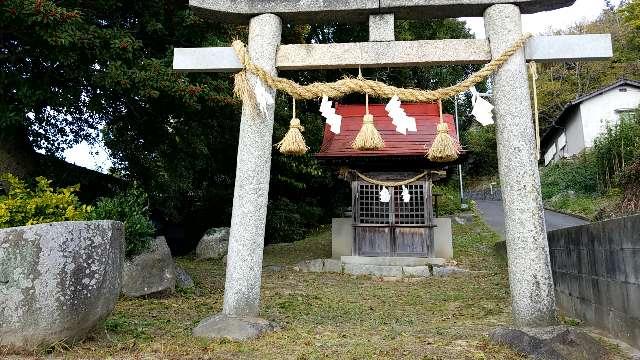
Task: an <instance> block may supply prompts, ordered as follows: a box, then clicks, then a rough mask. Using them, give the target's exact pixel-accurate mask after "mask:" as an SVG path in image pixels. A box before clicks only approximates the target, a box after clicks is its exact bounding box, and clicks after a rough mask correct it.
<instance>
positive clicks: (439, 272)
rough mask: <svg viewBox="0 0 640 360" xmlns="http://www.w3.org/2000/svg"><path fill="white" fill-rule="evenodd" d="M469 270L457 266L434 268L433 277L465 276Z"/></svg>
mask: <svg viewBox="0 0 640 360" xmlns="http://www.w3.org/2000/svg"><path fill="white" fill-rule="evenodd" d="M467 272H469V270H465V269H461V268H458V267H455V266H434V267H433V276H449V275H455V274H464V273H467Z"/></svg>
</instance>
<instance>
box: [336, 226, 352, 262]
mask: <svg viewBox="0 0 640 360" xmlns="http://www.w3.org/2000/svg"><path fill="white" fill-rule="evenodd" d="M352 246H353V220H352V219H351V218H334V219H332V220H331V257H333V258H334V259H340V257H341V256H351V248H352Z"/></svg>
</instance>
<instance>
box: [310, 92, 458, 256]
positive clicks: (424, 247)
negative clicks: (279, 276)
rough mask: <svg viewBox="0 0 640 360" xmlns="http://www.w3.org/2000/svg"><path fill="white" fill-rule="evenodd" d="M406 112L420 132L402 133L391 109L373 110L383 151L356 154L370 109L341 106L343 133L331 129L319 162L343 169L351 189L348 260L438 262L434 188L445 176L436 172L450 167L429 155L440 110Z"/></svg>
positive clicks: (426, 107) (412, 106)
mask: <svg viewBox="0 0 640 360" xmlns="http://www.w3.org/2000/svg"><path fill="white" fill-rule="evenodd" d="M402 108H403V109H404V110H405V112H406V114H407V116H410V117H413V118H415V119H416V128H417V131H415V132H412V131H409V132H407V134H406V135H404V134H401V133H398V132H397V131H396V126H395V125H394V124H392V119H391V118H390V117H389V115H388V113H387V111H386V110H385V105H369V112H370V113H371V114H372V115H373V116H374V123H375V127H376V128H377V129H378V131H379V132H380V134H381V135H382V138H383V139H384V142H385V145H384V148H383V149H381V150H377V151H360V150H354V149H353V148H352V142H353V139H354V137H355V136H356V134H357V133H358V131H359V130H360V127H361V126H362V118H363V115H364V113H365V106H364V105H341V104H337V105H336V113H337V114H339V115H341V116H342V124H341V130H340V132H339V133H338V134H335V133H333V132H331V130H330V127H329V125H327V126H326V127H325V132H324V140H323V144H322V147H321V149H320V152H319V153H317V154H316V157H317V158H318V159H322V160H324V161H325V162H327V163H328V164H330V165H331V166H333V167H335V168H336V169H340V174H341V176H342V177H343V178H344V179H345V180H347V181H349V182H350V183H351V190H352V226H353V238H352V239H351V241H352V244H351V254H348V255H352V256H369V257H425V258H434V257H438V256H436V254H435V248H436V244H435V238H434V232H435V231H434V229H435V227H436V225H435V221H434V220H435V216H434V206H433V203H434V200H433V195H432V182H433V181H434V180H435V179H436V177H438V176H440V175H439V174H440V173H441V172H440V171H436V170H439V169H442V168H443V167H446V166H447V165H450V164H446V163H445V164H443V163H433V162H430V161H429V160H428V159H427V158H426V157H425V152H426V149H429V147H430V146H431V143H432V142H433V140H434V139H435V137H436V135H437V126H438V123H439V122H440V109H439V107H438V104H431V103H426V104H425V103H421V104H416V103H407V104H403V105H402ZM444 120H445V122H447V123H448V125H449V129H451V134H452V136H454V137H455V136H456V133H455V129H456V127H455V125H454V121H453V117H452V116H451V115H446V114H445V115H444ZM410 180H411V181H410ZM385 188H386V190H388V195H390V196H387V194H386V191H385ZM334 242H335V239H334Z"/></svg>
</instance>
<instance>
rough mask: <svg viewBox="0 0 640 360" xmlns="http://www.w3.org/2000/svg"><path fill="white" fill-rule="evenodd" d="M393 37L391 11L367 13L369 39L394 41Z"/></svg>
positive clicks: (393, 26) (393, 28) (393, 27)
mask: <svg viewBox="0 0 640 360" xmlns="http://www.w3.org/2000/svg"><path fill="white" fill-rule="evenodd" d="M395 38H396V36H395V17H394V15H393V13H390V14H374V15H369V41H394V40H395Z"/></svg>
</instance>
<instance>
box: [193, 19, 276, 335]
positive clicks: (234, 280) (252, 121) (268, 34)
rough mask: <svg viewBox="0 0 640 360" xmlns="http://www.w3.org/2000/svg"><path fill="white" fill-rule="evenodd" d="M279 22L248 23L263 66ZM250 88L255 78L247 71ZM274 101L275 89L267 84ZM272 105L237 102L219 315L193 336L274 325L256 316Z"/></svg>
mask: <svg viewBox="0 0 640 360" xmlns="http://www.w3.org/2000/svg"><path fill="white" fill-rule="evenodd" d="M281 33H282V21H281V20H280V18H279V17H278V16H276V15H272V14H264V15H258V16H256V17H254V18H252V19H251V21H250V22H249V44H248V50H249V55H250V57H251V60H252V61H253V62H254V63H255V64H257V65H259V66H261V67H262V68H263V69H265V70H267V71H269V72H271V73H272V74H273V75H276V74H277V71H276V51H277V50H278V46H279V45H280V40H281ZM248 76H249V81H250V82H251V84H252V86H255V84H256V82H257V81H260V80H258V79H257V78H256V77H255V76H254V75H251V74H250V75H248ZM265 88H266V89H267V91H269V92H270V93H271V95H272V96H273V97H274V99H275V93H276V91H275V90H274V89H272V88H269V87H266V86H265ZM274 112H275V104H271V105H268V106H267V111H266V112H265V113H263V112H261V111H259V110H258V108H257V105H256V104H255V103H248V102H244V103H243V104H242V119H241V120H240V139H239V143H238V157H237V165H236V180H235V188H234V193H233V213H232V215H231V232H230V236H229V250H228V252H227V274H226V280H225V285H224V304H223V309H222V313H221V314H219V315H216V316H213V317H211V318H208V319H205V320H203V321H202V322H201V323H200V324H199V325H198V326H197V327H196V328H195V329H194V330H193V334H194V335H195V336H201V337H231V338H234V339H238V340H244V339H249V338H252V337H255V336H257V335H259V334H260V333H261V332H264V331H266V330H270V329H272V328H274V327H275V325H274V324H271V323H269V322H268V321H265V320H262V319H259V318H257V317H256V316H257V315H258V310H259V306H260V288H261V282H262V256H263V250H264V233H265V225H266V219H267V202H268V200H269V180H270V178H271V151H272V136H273V120H274Z"/></svg>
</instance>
